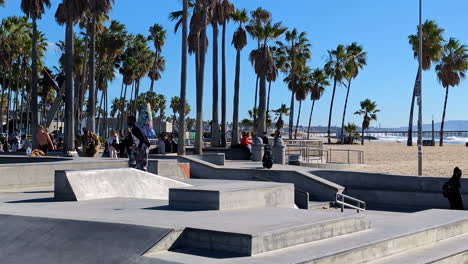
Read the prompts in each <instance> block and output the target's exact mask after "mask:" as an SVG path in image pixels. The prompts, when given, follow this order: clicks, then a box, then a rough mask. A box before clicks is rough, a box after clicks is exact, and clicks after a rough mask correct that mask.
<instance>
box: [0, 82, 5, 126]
mask: <svg viewBox="0 0 468 264" xmlns="http://www.w3.org/2000/svg"><path fill="white" fill-rule="evenodd" d="M2 79H3V83H2V92H1V93H0V96H1V98H0V133H3V103H4V98H5V91H6V74H4V75H3V78H2Z"/></svg>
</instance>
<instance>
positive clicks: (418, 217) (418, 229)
mask: <svg viewBox="0 0 468 264" xmlns="http://www.w3.org/2000/svg"><path fill="white" fill-rule="evenodd" d="M309 212H310V211H309ZM323 212H327V211H326V210H324V211H323ZM356 215H358V214H356ZM359 215H362V214H359ZM467 216H468V215H467V214H466V213H465V212H460V213H458V212H454V211H446V210H428V211H423V212H419V213H413V214H402V215H398V216H390V215H388V216H387V215H382V216H379V217H374V218H371V220H372V225H373V226H372V229H369V230H367V231H362V232H357V233H349V234H348V235H343V236H330V238H328V239H321V240H315V241H313V240H310V241H309V242H308V241H302V243H298V244H297V246H292V247H284V248H282V249H280V248H278V249H276V250H274V251H270V252H266V253H263V254H259V255H255V256H254V258H245V257H243V258H241V257H230V258H223V259H219V258H216V259H214V258H210V257H209V256H208V257H207V256H193V255H190V257H188V255H187V253H184V254H181V253H178V252H166V253H163V254H159V255H158V254H155V255H152V257H154V258H158V259H162V260H171V261H176V262H179V263H206V264H210V263H223V264H224V263H226V264H227V263H255V264H266V263H298V264H299V263H300V264H308V263H310V264H312V263H313V264H333V263H346V264H358V263H371V264H384V263H411V264H413V263H414V264H418V263H421V264H422V263H457V264H458V263H468V251H467V248H468V247H467V243H466V242H468V218H467ZM286 239H288V238H287V237H286ZM197 254H199V255H200V253H197ZM155 263H156V262H155Z"/></svg>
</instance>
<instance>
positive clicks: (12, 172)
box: [0, 158, 128, 190]
mask: <svg viewBox="0 0 468 264" xmlns="http://www.w3.org/2000/svg"><path fill="white" fill-rule="evenodd" d="M108 168H109V169H110V168H128V161H127V160H124V159H121V160H111V159H109V160H97V159H91V158H81V159H80V158H78V159H76V160H69V161H55V162H40V163H23V164H21V163H19V164H1V165H0V190H13V189H22V188H33V187H34V188H36V187H41V188H42V187H46V188H51V189H52V188H53V186H54V174H55V171H56V170H84V169H108Z"/></svg>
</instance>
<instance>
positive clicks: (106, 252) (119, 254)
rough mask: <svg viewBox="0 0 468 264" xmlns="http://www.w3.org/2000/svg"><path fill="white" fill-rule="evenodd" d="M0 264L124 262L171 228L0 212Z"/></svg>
mask: <svg viewBox="0 0 468 264" xmlns="http://www.w3.org/2000/svg"><path fill="white" fill-rule="evenodd" d="M0 226H2V228H0V241H1V243H0V258H1V259H0V263H5V264H6V263H8V264H25V263H34V264H83V263H86V264H128V263H135V262H138V261H139V259H140V258H141V257H140V256H141V254H142V253H144V252H145V251H146V250H147V249H148V248H151V247H152V246H153V245H154V244H156V243H157V242H158V241H159V240H161V239H162V238H163V237H165V236H166V235H167V234H168V233H169V232H170V231H171V230H170V229H164V228H156V227H146V226H136V225H127V224H113V223H100V222H88V221H73V220H62V219H49V218H38V217H24V216H12V215H0Z"/></svg>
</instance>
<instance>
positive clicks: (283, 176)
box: [173, 156, 345, 201]
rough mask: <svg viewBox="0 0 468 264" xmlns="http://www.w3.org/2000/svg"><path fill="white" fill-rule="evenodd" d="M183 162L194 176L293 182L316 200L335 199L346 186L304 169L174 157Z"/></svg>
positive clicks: (199, 177) (200, 177)
mask: <svg viewBox="0 0 468 264" xmlns="http://www.w3.org/2000/svg"><path fill="white" fill-rule="evenodd" d="M173 158H176V159H178V160H179V161H182V162H189V163H190V173H191V177H192V178H198V179H223V180H241V181H252V180H254V181H255V180H258V178H257V177H261V178H264V179H266V180H270V181H272V182H282V183H293V184H294V185H295V187H296V188H298V189H301V190H303V191H306V192H308V193H309V195H310V199H311V200H314V201H334V200H335V196H336V193H342V192H343V191H344V189H345V188H344V187H343V186H341V185H338V184H336V183H333V182H332V181H329V180H327V179H324V178H321V177H319V176H316V175H314V174H311V173H307V172H304V171H296V170H293V168H292V169H291V170H285V169H275V168H273V169H271V170H263V169H260V170H259V169H253V168H250V169H249V168H226V167H222V166H217V165H214V164H211V163H209V162H206V161H203V160H200V159H197V158H193V157H191V156H182V157H180V156H179V157H173Z"/></svg>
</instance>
